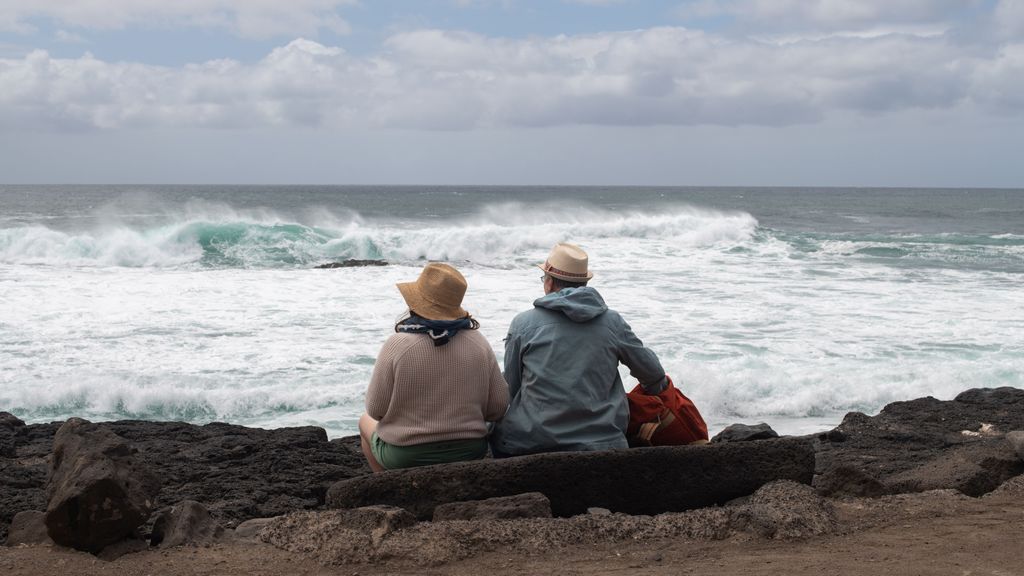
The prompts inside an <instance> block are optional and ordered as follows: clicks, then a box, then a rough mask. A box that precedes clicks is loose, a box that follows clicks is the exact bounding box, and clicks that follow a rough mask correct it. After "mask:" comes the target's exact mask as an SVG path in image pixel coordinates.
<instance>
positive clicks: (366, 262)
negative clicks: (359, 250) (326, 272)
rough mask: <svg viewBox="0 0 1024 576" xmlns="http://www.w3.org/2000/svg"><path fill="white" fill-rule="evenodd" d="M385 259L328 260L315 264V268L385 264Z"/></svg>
mask: <svg viewBox="0 0 1024 576" xmlns="http://www.w3.org/2000/svg"><path fill="white" fill-rule="evenodd" d="M387 265H388V263H387V261H386V260H356V259H349V260H343V261H341V262H328V263H327V264H320V265H318V266H315V268H317V269H321V270H323V269H330V268H356V267H359V266H387Z"/></svg>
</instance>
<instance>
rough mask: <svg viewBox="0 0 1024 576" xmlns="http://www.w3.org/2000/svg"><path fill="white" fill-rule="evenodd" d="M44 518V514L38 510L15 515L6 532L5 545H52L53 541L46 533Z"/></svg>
mask: <svg viewBox="0 0 1024 576" xmlns="http://www.w3.org/2000/svg"><path fill="white" fill-rule="evenodd" d="M45 518H46V514H44V513H42V512H40V511H38V510H25V511H22V512H18V513H17V514H15V515H14V519H13V520H11V527H10V529H9V531H8V532H7V545H8V546H18V545H19V544H53V539H51V538H50V535H49V534H47V533H46V522H45Z"/></svg>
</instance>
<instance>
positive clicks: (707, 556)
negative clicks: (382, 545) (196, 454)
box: [0, 477, 1024, 576]
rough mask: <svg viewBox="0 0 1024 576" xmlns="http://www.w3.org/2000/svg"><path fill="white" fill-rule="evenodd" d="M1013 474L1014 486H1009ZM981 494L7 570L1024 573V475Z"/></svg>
mask: <svg viewBox="0 0 1024 576" xmlns="http://www.w3.org/2000/svg"><path fill="white" fill-rule="evenodd" d="M1011 483H1012V486H1011V485H1010V484H1011ZM1011 483H1008V484H1007V485H1004V489H1000V490H998V491H997V492H995V493H992V494H990V495H987V496H985V497H983V498H976V499H975V498H967V497H964V496H962V495H958V494H953V493H951V492H948V491H941V492H930V493H924V494H917V495H903V496H893V497H885V498H879V499H853V500H845V501H837V502H835V504H836V508H837V511H838V514H839V519H840V531H839V533H837V534H833V535H829V536H820V537H814V538H810V539H803V540H767V539H763V538H758V537H755V536H749V535H742V536H736V537H733V538H730V539H727V540H720V541H692V540H660V541H643V542H641V541H631V542H621V543H616V544H611V545H608V544H602V545H600V546H592V545H591V546H588V545H578V546H574V547H569V548H559V549H549V550H536V551H534V552H532V553H529V554H516V555H510V554H508V553H502V552H500V551H497V552H488V553H484V554H481V555H478V556H475V557H472V558H469V559H466V560H461V561H458V562H451V563H448V564H444V565H440V566H430V567H421V566H414V565H409V564H402V565H399V564H395V563H389V564H377V565H366V564H357V565H347V566H321V565H319V564H317V563H315V562H314V561H312V560H311V559H309V558H306V557H303V556H301V555H297V554H293V553H289V552H285V551H282V550H279V549H277V548H274V547H272V546H270V545H267V544H255V543H245V542H236V543H231V544H223V545H217V546H213V547H209V548H175V549H170V550H149V551H145V552H140V553H136V554H130V555H127V556H123V557H121V558H119V559H117V560H115V561H113V562H104V561H102V560H98V559H96V558H94V557H92V556H90V555H88V554H84V553H79V552H75V551H71V550H67V549H58V548H53V547H49V546H35V547H18V548H0V574H7V575H10V576H20V575H25V576H29V575H31V576H37V575H59V574H68V573H71V574H75V575H76V576H77V575H83V576H86V575H94V574H104V575H147V574H152V575H158V574H160V575H170V576H185V575H215V574H224V575H241V574H245V575H254V576H255V575H275V574H295V575H346V576H354V575H359V576H370V575H378V574H455V575H471V574H472V575H475V574H488V575H498V574H538V575H542V574H551V575H556V574H557V575H559V576H564V575H572V574H588V575H590V574H594V575H612V574H643V575H644V576H650V575H659V574H666V575H668V574H672V575H679V574H700V575H702V576H705V575H706V576H711V575H717V574H723V575H724V574H730V575H731V574H753V575H758V574H765V575H767V574H787V575H804V574H807V575H811V574H814V575H818V574H854V575H872V576H875V575H884V574H894V575H900V576H913V575H932V574H935V575H940V574H941V575H958V576H968V575H970V576H974V575H992V576H1010V575H1022V576H1024V481H1022V480H1021V477H1018V478H1017V479H1015V480H1013V481H1011Z"/></svg>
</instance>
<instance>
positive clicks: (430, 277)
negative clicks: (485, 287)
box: [396, 262, 469, 320]
mask: <svg viewBox="0 0 1024 576" xmlns="http://www.w3.org/2000/svg"><path fill="white" fill-rule="evenodd" d="M396 286H398V291H399V292H401V293H402V298H405V303H406V304H408V305H409V310H412V311H413V312H415V313H416V314H418V315H420V316H422V317H424V318H427V319H429V320H458V319H459V318H465V317H466V316H469V312H466V311H465V310H463V309H462V297H463V296H465V295H466V286H467V285H466V279H465V278H464V277H463V276H462V274H461V273H460V272H459V271H458V270H456V269H455V268H454V267H452V266H449V265H448V264H443V263H441V262H431V263H429V264H427V265H426V266H424V267H423V271H422V272H420V277H419V278H417V279H416V281H415V282H399V283H398V284H396Z"/></svg>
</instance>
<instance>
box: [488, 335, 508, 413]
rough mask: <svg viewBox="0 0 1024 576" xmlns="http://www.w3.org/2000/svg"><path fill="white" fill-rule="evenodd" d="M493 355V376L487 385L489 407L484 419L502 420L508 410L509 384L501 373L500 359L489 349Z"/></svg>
mask: <svg viewBox="0 0 1024 576" xmlns="http://www.w3.org/2000/svg"><path fill="white" fill-rule="evenodd" d="M487 351H488V353H489V354H490V356H491V378H490V382H488V387H487V407H486V410H485V411H484V419H485V420H487V421H488V422H496V421H498V420H501V418H502V416H504V415H505V411H506V410H508V384H507V383H506V382H505V378H504V377H502V375H501V368H499V367H498V359H497V358H495V357H494V352H492V351H491V350H490V349H488V350H487Z"/></svg>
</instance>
